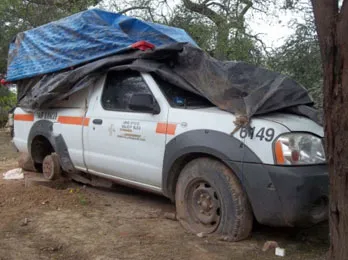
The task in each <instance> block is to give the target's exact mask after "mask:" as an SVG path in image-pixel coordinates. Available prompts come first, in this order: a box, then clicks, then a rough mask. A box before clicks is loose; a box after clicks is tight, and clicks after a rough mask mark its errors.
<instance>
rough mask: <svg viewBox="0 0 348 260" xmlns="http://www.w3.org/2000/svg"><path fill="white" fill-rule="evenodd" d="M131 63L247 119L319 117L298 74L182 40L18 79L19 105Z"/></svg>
mask: <svg viewBox="0 0 348 260" xmlns="http://www.w3.org/2000/svg"><path fill="white" fill-rule="evenodd" d="M127 69H131V70H136V71H140V72H150V73H155V74H156V75H158V76H159V77H161V78H162V79H164V80H165V81H167V82H170V83H172V84H174V85H176V86H178V87H180V88H183V89H186V90H188V91H190V92H193V93H196V94H198V95H201V96H203V97H205V98H207V99H208V100H209V101H210V102H211V103H213V104H214V105H216V106H217V107H219V108H220V109H222V110H225V111H228V112H231V113H234V114H237V115H239V116H245V117H246V118H247V119H250V118H251V117H252V116H253V115H261V114H265V113H270V112H276V111H283V112H291V113H296V114H299V115H303V116H306V117H309V118H311V119H313V120H315V121H317V122H318V117H317V116H318V115H317V113H316V111H315V110H314V109H312V108H311V107H310V106H311V105H312V104H313V102H312V99H311V98H310V96H309V95H308V92H307V90H306V89H305V88H304V87H302V86H301V85H299V84H298V83H296V82H295V81H294V80H292V79H290V78H288V77H286V76H284V75H282V74H280V73H277V72H272V71H270V70H267V69H264V68H260V67H257V66H254V65H250V64H246V63H243V62H232V61H219V60H216V59H214V58H212V57H210V56H209V55H207V54H206V53H205V52H204V51H202V50H201V49H199V48H197V47H195V46H192V45H191V44H184V43H175V44H170V45H165V46H162V47H159V48H156V49H155V50H147V51H145V52H143V51H139V50H138V51H132V52H127V53H123V54H118V55H114V56H110V57H106V58H103V59H100V60H97V61H94V62H91V63H88V64H85V65H83V66H80V67H78V68H76V69H74V70H67V71H64V72H61V73H53V74H49V75H45V76H43V77H38V78H33V79H27V80H23V81H20V82H19V84H18V87H19V99H20V101H19V106H21V107H23V108H26V109H28V110H32V111H33V110H36V109H40V108H45V107H49V106H50V105H52V104H54V103H55V102H56V101H58V100H61V99H64V98H66V97H67V96H69V95H71V94H72V93H75V92H76V91H79V90H81V89H83V88H86V87H89V86H92V85H93V84H95V82H96V81H97V80H98V79H100V77H101V76H103V75H105V74H106V73H107V71H108V70H119V71H122V70H127Z"/></svg>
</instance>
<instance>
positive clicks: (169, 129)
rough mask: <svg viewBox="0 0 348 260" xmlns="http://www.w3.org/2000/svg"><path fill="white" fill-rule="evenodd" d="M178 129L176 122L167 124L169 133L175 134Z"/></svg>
mask: <svg viewBox="0 0 348 260" xmlns="http://www.w3.org/2000/svg"><path fill="white" fill-rule="evenodd" d="M175 130H176V124H168V125H167V134H168V135H175Z"/></svg>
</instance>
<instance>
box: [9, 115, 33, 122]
mask: <svg viewBox="0 0 348 260" xmlns="http://www.w3.org/2000/svg"><path fill="white" fill-rule="evenodd" d="M14 120H17V121H34V114H15V115H14Z"/></svg>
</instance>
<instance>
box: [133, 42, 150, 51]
mask: <svg viewBox="0 0 348 260" xmlns="http://www.w3.org/2000/svg"><path fill="white" fill-rule="evenodd" d="M131 47H132V48H133V49H138V50H142V51H146V50H153V49H154V48H155V47H156V46H155V45H153V44H152V43H149V42H147V41H139V42H136V43H133V44H132V45H131Z"/></svg>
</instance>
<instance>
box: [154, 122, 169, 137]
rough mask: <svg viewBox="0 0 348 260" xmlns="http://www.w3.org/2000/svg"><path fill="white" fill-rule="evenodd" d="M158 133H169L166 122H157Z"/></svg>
mask: <svg viewBox="0 0 348 260" xmlns="http://www.w3.org/2000/svg"><path fill="white" fill-rule="evenodd" d="M156 133H157V134H166V133H167V124H166V123H157V127H156Z"/></svg>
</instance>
